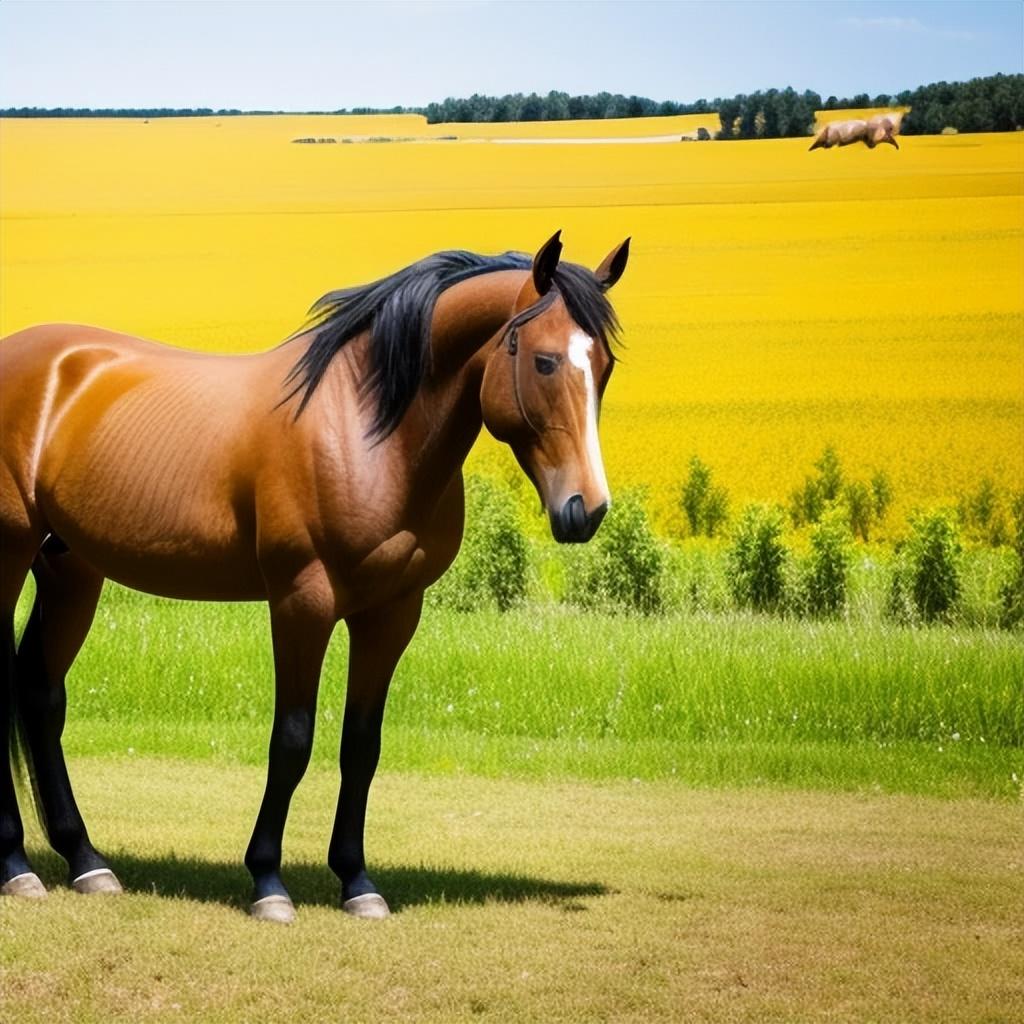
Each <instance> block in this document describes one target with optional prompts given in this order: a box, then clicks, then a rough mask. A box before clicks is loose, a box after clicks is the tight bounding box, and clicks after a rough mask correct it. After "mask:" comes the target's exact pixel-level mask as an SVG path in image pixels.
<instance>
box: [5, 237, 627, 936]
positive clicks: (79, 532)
mask: <svg viewBox="0 0 1024 1024" xmlns="http://www.w3.org/2000/svg"><path fill="white" fill-rule="evenodd" d="M560 234H561V233H560V232H556V233H555V234H554V235H553V236H552V237H551V238H550V239H549V240H548V241H547V242H546V243H545V244H544V245H543V246H541V248H540V249H539V250H538V251H537V253H536V254H535V255H534V256H533V257H532V259H531V257H529V256H528V255H525V254H523V253H518V252H507V253H504V254H503V255H497V256H484V255H479V254H475V253H471V252H467V251H462V250H452V251H444V252H438V253H435V254H433V255H431V256H427V257H425V258H423V259H421V260H419V261H418V262H415V263H413V264H411V265H409V266H407V267H405V268H404V269H402V270H399V271H397V272H396V273H394V274H392V275H390V276H388V277H385V278H382V279H380V280H378V281H375V282H373V283H371V284H367V285H363V286H360V287H351V288H345V289H341V290H338V291H333V292H329V293H327V294H326V295H324V296H323V297H322V298H320V299H319V300H318V301H317V302H316V303H315V304H314V305H313V307H312V308H311V310H310V313H309V314H308V318H307V320H306V322H305V324H304V325H303V326H302V327H301V328H300V329H299V331H298V332H296V333H295V334H293V335H292V336H291V337H290V338H288V339H287V340H286V341H285V342H283V343H282V344H280V345H278V346H277V347H276V348H272V349H269V350H267V351H264V352H260V353H258V354H255V355H234V356H227V355H215V354H206V353H198V352H194V351H186V350H183V349H178V348H173V347H170V346H165V345H161V344H158V343H156V342H152V341H146V340H142V339H139V338H135V337H130V336H128V335H124V334H117V333H114V332H111V331H107V330H101V329H99V328H94V327H85V326H76V325H68V324H63V325H59V324H57V325H54V324H51V325H46V326H38V327H31V328H28V329H26V330H23V331H21V332H19V333H17V334H13V335H11V336H9V337H8V338H7V339H6V340H4V341H3V342H2V343H0V380H2V381H3V390H2V402H0V439H2V449H0V456H2V457H0V552H2V556H3V557H2V563H0V564H2V573H0V601H2V606H0V615H2V636H3V646H4V651H3V659H4V660H3V666H4V667H3V671H4V676H5V678H4V680H3V685H2V686H0V702H2V710H3V722H0V726H2V728H0V892H2V893H3V894H4V895H8V896H25V897H36V896H44V895H45V894H46V889H45V887H44V885H43V883H42V882H41V881H40V879H39V877H38V876H37V875H36V873H35V872H34V871H33V870H32V867H31V864H30V863H29V860H28V857H27V855H26V852H25V846H24V830H23V825H22V819H21V817H20V814H19V807H18V802H17V795H16V789H15V786H14V776H13V774H12V763H13V764H14V767H17V766H18V764H20V763H21V761H19V760H17V759H18V758H19V753H18V752H19V751H23V752H24V761H25V762H26V763H27V767H28V769H29V771H30V773H31V777H32V779H33V782H34V790H35V794H36V800H37V809H38V811H39V814H40V821H41V823H42V825H43V827H44V830H45V833H46V837H47V840H48V842H49V843H50V845H51V846H52V847H53V849H54V850H55V851H56V852H57V853H58V854H59V855H60V856H61V857H62V858H63V859H64V860H65V861H66V863H67V868H68V880H69V883H70V885H71V887H72V888H73V889H74V890H75V891H76V892H79V893H82V894H113V893H117V892H120V891H121V889H122V887H121V884H120V882H119V880H118V879H117V876H116V875H115V873H114V871H113V870H112V869H111V867H110V864H109V863H108V862H107V860H106V859H105V858H104V857H103V856H102V855H101V854H100V853H99V852H98V851H97V850H96V849H95V847H94V846H93V845H92V843H91V842H90V840H89V835H88V832H87V830H86V827H85V824H84V822H83V820H82V816H81V814H80V812H79V809H78V807H77V805H76V802H75V797H74V794H73V792H72V787H71V783H70V780H69V777H68V771H67V766H66V762H65V758H64V754H63V751H62V747H61V734H62V730H63V727H64V720H65V712H66V704H67V698H66V691H65V676H66V673H67V671H68V669H69V668H70V667H71V664H72V662H73V661H74V658H75V656H76V654H77V653H78V651H79V649H80V647H81V646H82V644H83V642H84V641H85V638H86V635H87V634H88V632H89V628H90V625H91V623H92V620H93V615H94V613H95V610H96V606H97V602H98V600H99V597H100V591H101V588H102V585H103V581H104V579H105V578H110V579H113V580H115V581H117V582H119V583H121V584H123V585H125V586H128V587H131V588H134V589H137V590H141V591H145V592H148V593H152V594H157V595H162V596H165V597H172V598H187V599H199V600H212V601H218V600H227V601H248V600H260V601H266V602H267V603H268V605H269V609H270V627H271V640H272V646H273V660H274V685H275V691H274V692H275V701H274V715H273V725H272V728H271V731H270V741H269V750H268V765H267V776H266V788H265V791H264V794H263V799H262V803H261V805H260V809H259V812H258V815H257V818H256V822H255V826H254V828H253V832H252V838H251V840H250V842H249V845H248V848H247V850H246V853H245V858H244V862H245V865H246V867H247V869H248V871H249V873H250V874H251V876H252V882H253V889H252V900H251V905H250V908H249V909H250V913H251V914H252V916H253V917H255V918H257V919H259V920H264V921H276V922H284V923H287V922H291V921H293V920H294V919H295V908H294V904H293V902H292V900H291V897H290V896H289V894H288V890H287V888H286V887H285V885H284V882H283V881H282V878H281V842H282V835H283V832H284V826H285V820H286V817H287V814H288V808H289V803H290V800H291V797H292V794H293V792H294V790H295V787H296V786H297V785H298V783H299V781H300V779H301V777H302V775H303V773H304V771H305V769H306V766H307V764H308V761H309V756H310V750H311V747H312V740H313V727H314V718H315V710H316V698H317V689H318V686H319V682H320V674H321V666H322V663H323V658H324V654H325V651H326V648H327V645H328V641H329V639H330V637H331V633H332V631H333V630H334V628H335V626H336V624H337V623H338V622H339V621H341V620H344V622H345V624H346V627H347V629H348V633H349V638H350V647H349V663H348V684H347V692H346V700H345V711H344V717H343V723H342V735H341V748H340V756H339V764H340V769H341V784H340V790H339V795H338V803H337V812H336V816H335V821H334V827H333V831H332V835H331V840H330V846H329V849H328V858H327V860H328V864H329V866H330V868H331V869H332V870H333V871H334V873H335V874H336V875H337V876H338V878H339V880H340V882H341V906H342V909H343V910H344V911H346V912H347V913H349V914H352V915H354V916H356V917H361V918H383V917H386V916H388V914H389V913H390V911H389V908H388V904H387V902H386V900H385V899H384V897H383V896H382V895H381V894H380V893H379V891H378V889H377V887H376V885H375V884H374V883H373V881H372V880H371V878H370V875H369V874H368V872H367V867H366V859H365V855H364V847H363V833H364V823H365V816H366V803H367V796H368V792H369V788H370V783H371V781H372V779H373V775H374V772H375V770H376V767H377V762H378V758H379V755H380V743H381V723H382V719H383V715H384V705H385V701H386V698H387V692H388V686H389V683H390V681H391V676H392V673H393V671H394V669H395V667H396V665H397V663H398V661H399V659H400V657H401V655H402V653H403V652H404V650H405V648H406V645H407V644H408V643H409V641H410V640H411V638H412V636H413V634H414V632H415V630H416V627H417V625H418V623H419V619H420V612H421V607H422V603H423V594H424V590H425V589H426V588H427V587H428V586H429V585H430V584H431V583H433V582H435V581H436V580H437V579H438V578H439V577H440V576H441V575H442V573H444V571H445V570H446V569H447V568H448V566H449V565H450V564H451V563H452V561H453V560H454V558H455V555H456V553H457V551H458V549H459V545H460V543H461V540H462V531H463V518H464V498H463V482H462V465H463V462H464V461H465V459H466V456H467V455H468V453H469V450H470V448H471V446H472V445H473V443H474V441H475V439H476V438H477V436H478V435H479V433H480V431H481V429H482V427H484V426H486V428H487V429H488V430H489V432H490V433H491V434H492V435H494V437H496V438H497V439H498V440H499V441H502V442H504V443H506V444H507V445H508V446H509V447H510V448H511V449H512V452H513V454H514V455H515V458H516V460H517V461H518V463H519V465H520V466H521V467H522V469H523V471H524V472H525V474H526V476H527V477H528V478H529V479H530V481H531V482H532V483H533V486H534V487H535V488H536V490H537V493H538V495H539V497H540V499H541V502H542V504H543V507H544V508H545V509H546V511H547V514H548V518H549V522H550V529H551V532H552V534H553V536H554V538H555V540H556V541H559V542H562V543H582V542H586V541H588V540H589V539H590V538H591V537H592V536H593V535H594V533H595V531H596V530H597V528H598V526H599V525H600V523H601V520H602V517H603V516H604V514H605V512H606V511H607V509H608V505H609V502H610V500H611V498H610V494H609V490H608V483H607V479H606V476H605V472H604V468H603V464H602V459H601V449H600V445H599V442H598V416H599V413H600V407H601V401H602V398H603V396H604V393H605V389H606V387H607V385H608V380H609V377H610V375H611V372H612V369H613V367H614V364H615V353H614V347H613V346H614V344H615V343H616V339H617V337H618V334H619V330H620V328H619V323H618V320H617V317H616V315H615V312H614V310H613V308H612V306H611V303H610V302H609V299H608V297H607V294H606V293H607V291H608V289H610V288H611V287H612V286H613V285H614V284H615V282H616V281H617V280H618V279H619V278H620V277H621V275H622V273H623V271H624V270H625V267H626V261H627V259H628V255H629V239H628V238H627V239H626V241H625V242H623V243H622V244H620V245H619V246H617V247H616V248H614V249H613V250H612V251H611V252H610V253H609V255H608V257H607V258H606V259H605V260H604V261H603V262H602V263H601V264H600V266H599V267H598V268H597V269H596V271H592V270H590V269H588V268H585V267H583V266H580V265H577V264H574V263H569V262H563V261H562V260H561V252H562V242H561V239H560ZM30 571H31V573H32V574H33V575H34V577H35V583H36V596H35V603H34V605H33V607H32V610H31V612H30V615H29V618H28V622H27V625H26V627H25V630H24V633H23V635H22V638H21V641H20V643H19V644H18V645H17V647H16V646H15V637H14V612H15V605H16V603H17V600H18V596H19V594H20V592H21V589H22V586H23V584H24V581H25V579H26V578H27V576H28V573H29V572H30ZM15 722H17V725H18V729H17V730H15V728H14V723H15Z"/></svg>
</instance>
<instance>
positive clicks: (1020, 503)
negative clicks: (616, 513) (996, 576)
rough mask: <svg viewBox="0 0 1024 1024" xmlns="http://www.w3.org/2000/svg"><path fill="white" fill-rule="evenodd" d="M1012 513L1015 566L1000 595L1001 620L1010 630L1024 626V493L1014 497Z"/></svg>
mask: <svg viewBox="0 0 1024 1024" xmlns="http://www.w3.org/2000/svg"><path fill="white" fill-rule="evenodd" d="M1010 513H1011V516H1012V518H1013V559H1014V565H1013V569H1012V571H1011V573H1010V577H1009V579H1008V580H1007V581H1006V583H1005V584H1004V585H1003V588H1002V592H1001V594H1000V598H1001V604H1002V609H1001V612H1002V614H1001V615H1000V620H999V621H1000V624H1001V625H1003V626H1006V627H1008V628H1012V627H1015V626H1021V625H1024V491H1021V492H1020V493H1019V494H1017V495H1016V496H1015V497H1014V499H1013V501H1012V503H1011V505H1010Z"/></svg>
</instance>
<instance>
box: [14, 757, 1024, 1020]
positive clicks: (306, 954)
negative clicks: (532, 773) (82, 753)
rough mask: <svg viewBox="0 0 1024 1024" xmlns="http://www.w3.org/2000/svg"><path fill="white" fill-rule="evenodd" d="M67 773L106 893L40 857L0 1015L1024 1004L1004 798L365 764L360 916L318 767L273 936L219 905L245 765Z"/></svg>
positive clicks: (878, 1010) (773, 1014)
mask: <svg viewBox="0 0 1024 1024" xmlns="http://www.w3.org/2000/svg"><path fill="white" fill-rule="evenodd" d="M71 769H72V775H73V776H74V777H75V779H76V781H77V782H78V784H79V789H80V797H81V803H82V805H83V810H84V812H85V815H86V819H87V821H88V822H89V825H90V832H91V834H92V836H93V838H94V840H95V842H96V843H97V844H98V845H100V846H101V847H102V848H104V849H106V850H107V851H108V852H109V853H110V855H111V859H112V862H113V864H114V866H115V867H116V868H117V870H118V871H119V872H120V873H121V876H122V878H123V880H124V881H125V883H126V885H127V887H128V889H129V895H127V896H125V897H121V898H118V899H102V900H89V899H84V898H82V897H76V896H74V895H72V894H69V893H68V892H67V891H66V890H65V889H63V888H62V887H61V871H60V867H59V865H58V864H57V863H55V862H54V861H53V860H52V859H49V858H47V857H45V856H39V857H37V866H38V868H39V871H40V874H41V875H43V877H44V879H45V880H46V881H47V883H48V884H50V885H51V886H53V892H52V893H51V896H50V897H49V898H48V899H47V900H46V901H45V902H42V903H33V904H29V903H28V902H23V903H17V904H15V903H12V902H10V901H7V902H3V903H2V904H0V1019H2V1020H18V1021H23V1022H31V1021H46V1022H47V1024H52V1022H53V1021H56V1020H97V1021H99V1020H111V1021H113V1020H132V1021H149V1020H153V1019H161V1020H165V1019H169V1018H173V1019H181V1020H217V1021H242V1020H256V1019H276V1018H277V1017H278V1016H279V1015H280V1012H281V1007H282V1005H284V1004H283V1003H282V999H284V998H287V1006H288V1015H289V1017H292V1018H294V1019H296V1020H309V1021H321V1020H324V1021H326V1020H337V1019H339V1015H340V1016H343V1017H345V1018H347V1019H352V1020H384V1019H388V1020H394V1019H401V1020H416V1021H438V1022H441V1021H460V1020H469V1019H473V1020H491V1021H506V1020H508V1021H511V1020H538V1021H539V1020H545V1021H563V1020H564V1021H570V1020H572V1021H580V1020H604V1019H614V1020H616V1021H636V1022H639V1021H678V1020H687V1021H751V1022H753V1021H757V1022H763V1021H782V1020H786V1021H791V1020H799V1021H819V1020H821V1021H824V1020H828V1021H862V1020H863V1021H866V1020H900V1021H903V1020H913V1021H915V1022H928V1021H935V1022H938V1021H943V1022H949V1021H977V1020H990V1021H1004V1020H1005V1021H1010V1020H1019V1019H1021V1017H1022V1014H1024V981H1022V979H1024V971H1022V967H1024V964H1022V953H1021V950H1022V939H1024V924H1022V922H1024V895H1022V893H1024V887H1022V881H1024V877H1022V876H1024V852H1022V847H1021V841H1020V840H1021V826H1022V810H1021V807H1020V805H1018V804H1000V803H985V802H975V801H959V802H953V801H949V802H944V801H937V800H928V799H920V798H909V797H887V796H882V795H860V794H857V795H850V794H835V795H829V794H820V793H816V794H803V793H779V792H772V791H760V790H757V791H738V792H737V791H733V792H713V791H692V790H688V789H685V788H683V787H682V786H679V785H673V784H667V783H657V784H654V783H641V782H623V783H607V784H595V783H580V782H549V783H528V782H518V781H515V782H513V781H500V780H487V779H480V778H474V777H465V776H463V777H450V776H414V775H395V774H387V773H385V774H384V775H383V776H382V777H381V778H380V779H379V780H378V783H377V784H376V786H375V791H374V794H373V797H372V800H371V807H370V818H369V824H368V832H367V837H368V844H367V846H368V854H369V857H370V861H371V869H372V871H373V873H374V875H375V877H376V879H377V882H378V884H379V885H380V887H381V889H382V890H383V891H384V892H385V893H386V895H387V896H388V898H389V899H390V901H391V903H392V906H393V908H394V909H395V910H396V913H395V914H394V915H393V917H392V918H391V920H390V921H388V922H386V923H384V924H382V925H381V924H378V923H374V922H363V921H354V920H351V919H348V918H345V917H344V916H343V915H342V914H341V913H340V912H339V911H338V910H337V909H336V906H335V901H336V898H337V893H336V886H335V881H334V879H333V876H331V874H330V873H329V872H328V871H327V869H326V868H325V867H324V865H323V860H324V855H325V850H326V846H327V839H328V835H329V830H330V824H331V815H332V809H333V807H334V801H335V796H336V780H335V777H334V773H333V772H332V771H326V770H321V769H316V770H313V771H311V772H310V774H309V776H308V777H307V779H306V780H305V782H304V783H303V785H302V786H301V787H300V789H299V791H298V793H297V796H296V802H295V805H294V807H293V811H292V816H291V818H290V820H289V830H288V833H287V834H286V837H285V872H284V877H285V880H286V882H288V884H290V885H291V887H292V893H293V896H294V897H295V899H296V903H297V904H298V908H299V920H298V922H297V923H296V924H295V925H294V926H292V928H291V929H290V930H289V931H287V932H283V931H281V930H279V929H277V928H275V927H272V926H268V925H260V924H255V923H253V922H251V921H250V920H248V919H247V917H246V916H245V914H244V911H243V908H244V906H245V904H246V900H247V895H248V894H247V878H246V875H245V872H244V870H243V869H242V868H241V864H240V858H241V854H242V851H243V850H244V848H245V844H246V842H247V840H248V837H249V832H250V829H251V826H252V816H253V815H254V814H255V811H256V808H257V806H258V802H259V797H260V793H261V790H262V780H263V771H262V769H261V768H255V767H239V766H235V765H227V764H219V763H216V762H212V761H203V762H183V761H158V760H146V759H142V758H138V757H134V758H124V759H121V760H111V759H106V758H102V759H101V758H78V759H74V760H73V763H72V765H71ZM33 846H34V847H35V848H38V846H39V839H38V835H36V836H35V837H34V839H33ZM285 994H286V995H285ZM343 1011H344V1012H343Z"/></svg>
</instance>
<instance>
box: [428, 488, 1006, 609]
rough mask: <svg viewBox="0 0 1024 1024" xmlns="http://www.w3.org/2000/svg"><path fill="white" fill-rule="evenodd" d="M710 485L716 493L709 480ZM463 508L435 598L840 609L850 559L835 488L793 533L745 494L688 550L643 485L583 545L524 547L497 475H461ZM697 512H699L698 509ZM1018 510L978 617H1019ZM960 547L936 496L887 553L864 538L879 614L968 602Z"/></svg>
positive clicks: (507, 604)
mask: <svg viewBox="0 0 1024 1024" xmlns="http://www.w3.org/2000/svg"><path fill="white" fill-rule="evenodd" d="M684 493H686V492H685V488H684ZM691 493H692V490H691ZM705 493H713V486H712V485H710V483H709V484H708V487H707V488H706V489H705ZM688 514H689V513H688ZM466 518H467V528H466V538H465V541H464V543H463V547H462V550H461V552H460V554H459V557H458V559H457V560H456V562H455V564H454V565H453V566H452V568H451V570H449V572H448V573H447V574H446V575H445V576H444V577H443V578H442V579H441V580H440V581H439V582H438V583H437V584H436V585H435V586H434V587H433V588H431V592H430V600H431V601H433V602H434V603H437V604H440V605H443V606H446V607H450V608H454V609H458V610H462V611H470V610H473V609H476V608H480V607H484V606H491V607H497V608H498V609H500V610H507V609H509V608H511V607H513V606H515V605H516V604H519V603H520V602H522V601H523V600H525V598H526V597H527V595H528V593H530V592H531V590H534V591H536V590H538V589H539V590H541V591H543V592H546V593H547V594H548V595H550V596H552V597H554V598H556V599H559V600H562V601H565V602H567V603H571V604H575V605H580V606H583V607H587V608H597V609H604V610H627V611H633V612H641V613H644V614H655V613H658V612H661V611H663V610H665V609H667V608H672V607H691V608H698V609H699V608H715V609H723V608H736V609H750V610H753V611H758V612H766V613H775V614H789V615H798V616H815V617H830V616H839V615H843V614H844V613H846V612H847V611H848V610H849V604H850V596H851V586H852V580H853V577H854V575H855V568H856V566H857V564H858V548H857V544H856V541H855V537H854V533H853V531H852V530H851V527H850V514H849V509H848V508H847V507H846V505H845V504H844V503H843V501H842V500H841V497H833V498H831V499H828V500H826V502H825V505H824V508H823V509H822V510H821V512H820V514H819V515H818V516H817V518H816V520H815V521H814V522H813V523H811V524H810V525H809V526H808V528H807V529H806V531H804V533H803V534H802V535H801V536H800V537H790V536H788V524H787V514H786V511H785V510H784V509H782V508H780V507H778V506H772V505H763V504H753V505H748V506H746V507H745V508H744V509H743V510H742V511H741V513H740V515H739V517H738V518H737V520H736V522H735V523H734V524H733V526H732V528H731V529H730V530H729V531H728V534H727V535H726V536H725V537H724V538H723V543H722V544H719V545H712V546H709V545H708V544H707V543H706V542H703V541H701V542H698V544H697V545H696V547H695V548H693V549H692V550H690V551H687V550H686V547H685V546H683V545H679V544H672V543H667V542H665V541H663V540H661V539H660V538H659V537H658V536H657V535H656V534H655V532H654V530H653V528H652V526H651V522H650V519H649V517H648V514H647V510H646V507H645V502H644V495H643V492H642V491H638V490H634V491H627V492H625V493H623V494H621V495H619V496H618V497H617V500H616V502H615V504H614V505H613V507H612V510H611V511H610V512H609V514H608V517H607V518H606V520H605V522H604V524H603V525H602V527H601V529H600V530H599V531H598V534H597V536H596V537H595V539H594V540H593V541H592V542H591V543H590V544H589V545H586V546H583V547H571V548H558V549H556V548H554V546H553V545H552V546H547V545H545V547H544V548H543V549H542V551H543V552H546V554H543V553H542V554H538V553H535V552H534V551H533V550H532V546H531V542H530V541H529V539H528V538H527V536H526V533H525V531H524V530H523V528H522V525H521V523H520V518H519V512H518V506H517V502H516V499H515V497H514V495H513V494H512V493H511V491H509V490H508V489H507V488H506V487H505V486H504V485H502V484H500V483H497V482H496V481H493V480H490V479H486V478H480V477H471V478H470V479H469V480H468V481H467V517H466ZM694 518H695V521H696V522H697V524H698V525H699V523H700V518H699V514H695V517H694ZM1015 518H1016V521H1015V523H1014V531H1013V543H1012V546H1010V547H1009V548H1008V549H1003V550H1002V551H1001V552H1000V553H999V554H998V556H991V557H990V560H989V561H988V562H986V566H988V567H989V569H990V575H991V574H994V576H995V579H994V581H990V582H989V584H988V586H987V593H986V595H985V596H984V597H983V598H981V601H982V603H984V604H985V605H986V607H985V608H984V609H983V610H982V613H981V614H980V615H979V614H975V615H974V616H973V618H974V619H975V620H979V619H980V620H984V621H987V622H990V623H992V624H1000V625H1003V626H1005V627H1008V628H1014V627H1020V626H1022V625H1024V502H1018V503H1017V504H1016V505H1015ZM696 532H698V531H697V530H696V529H695V530H694V533H696ZM861 550H862V551H864V550H866V549H861ZM965 557H966V552H965V546H964V541H963V539H962V528H961V521H960V518H959V516H958V514H957V512H956V511H955V510H949V509H945V510H932V511H929V512H923V513H919V514H917V515H915V516H914V517H912V519H911V522H910V529H909V533H908V536H907V537H906V539H905V540H903V541H902V542H901V543H899V544H897V545H896V546H895V548H894V549H893V551H892V553H891V557H889V558H888V559H887V560H886V559H884V554H883V553H881V552H878V551H873V552H872V553H871V555H870V557H865V556H864V555H863V554H862V555H861V556H860V559H859V561H860V563H863V564H866V565H870V566H872V567H873V568H874V569H875V570H876V572H875V575H874V578H875V579H876V580H882V581H883V582H881V583H878V582H876V583H874V584H873V586H874V587H875V589H876V591H877V589H878V588H879V587H882V588H884V594H883V595H882V599H881V601H880V602H877V603H879V604H880V606H881V610H882V611H883V612H884V614H886V615H888V616H890V617H891V618H892V619H894V620H896V621H899V622H904V623H919V622H933V621H942V620H950V619H953V618H956V617H957V616H958V615H959V614H960V613H961V612H962V611H963V607H962V606H963V603H964V599H965V577H964V564H965ZM993 559H994V560H993ZM975 603H977V602H975Z"/></svg>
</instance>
